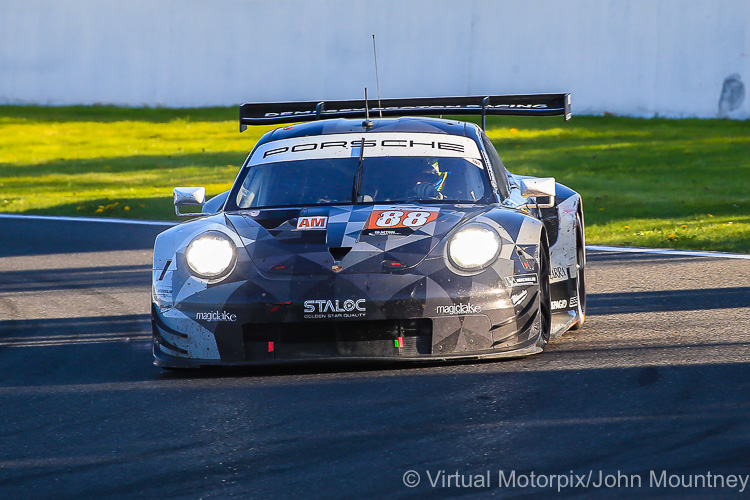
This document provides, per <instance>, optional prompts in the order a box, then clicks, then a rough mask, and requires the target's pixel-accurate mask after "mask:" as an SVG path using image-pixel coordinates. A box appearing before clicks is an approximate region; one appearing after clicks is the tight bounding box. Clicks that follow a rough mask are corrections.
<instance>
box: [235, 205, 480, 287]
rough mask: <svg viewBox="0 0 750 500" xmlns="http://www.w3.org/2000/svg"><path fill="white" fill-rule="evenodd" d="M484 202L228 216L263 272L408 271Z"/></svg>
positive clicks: (261, 211) (252, 212) (269, 211)
mask: <svg viewBox="0 0 750 500" xmlns="http://www.w3.org/2000/svg"><path fill="white" fill-rule="evenodd" d="M488 208H489V207H487V206H480V205H418V204H415V205H346V206H326V207H307V208H278V209H273V208H271V209H259V210H245V211H242V212H237V213H230V214H226V215H227V218H228V219H229V221H230V223H231V224H232V225H233V226H234V229H235V231H236V232H237V234H238V235H239V236H240V237H241V238H242V240H243V243H244V244H245V250H246V251H247V252H248V254H249V256H250V258H251V259H252V261H253V263H254V264H255V266H256V267H257V268H258V270H259V271H260V272H262V273H270V274H280V275H321V274H333V273H336V272H338V273H342V274H361V273H382V272H393V271H398V270H402V269H408V268H411V267H414V266H416V265H417V264H419V263H420V262H422V260H424V259H425V257H427V255H428V254H429V253H430V251H431V250H432V249H433V248H434V247H435V246H436V245H437V244H438V243H439V242H440V241H441V240H442V239H443V238H444V237H445V235H446V234H447V233H448V232H450V231H451V230H452V229H453V228H454V227H455V226H456V225H458V224H459V223H461V222H462V221H464V220H466V219H468V218H473V217H476V216H477V215H479V214H481V213H483V212H485V211H486V210H488Z"/></svg>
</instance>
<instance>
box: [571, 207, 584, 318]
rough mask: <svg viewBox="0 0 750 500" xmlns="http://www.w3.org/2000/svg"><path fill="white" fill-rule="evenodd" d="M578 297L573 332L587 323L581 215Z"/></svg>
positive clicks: (578, 220) (577, 217)
mask: <svg viewBox="0 0 750 500" xmlns="http://www.w3.org/2000/svg"><path fill="white" fill-rule="evenodd" d="M576 296H577V297H578V305H577V306H576V309H577V311H576V314H577V315H578V321H577V322H576V324H574V325H573V326H572V327H570V329H571V330H578V329H580V328H581V327H582V326H583V324H584V323H585V322H586V247H585V244H584V240H583V225H582V224H581V216H580V215H576Z"/></svg>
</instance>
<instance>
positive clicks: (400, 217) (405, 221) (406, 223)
mask: <svg viewBox="0 0 750 500" xmlns="http://www.w3.org/2000/svg"><path fill="white" fill-rule="evenodd" d="M438 213H439V211H438V210H413V211H409V212H406V211H401V210H373V211H372V215H371V216H370V223H369V224H368V225H367V228H368V229H376V228H384V227H391V228H393V227H410V228H414V227H420V226H424V225H425V224H427V223H428V222H432V221H434V220H435V219H437V217H438Z"/></svg>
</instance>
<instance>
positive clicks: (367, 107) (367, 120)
mask: <svg viewBox="0 0 750 500" xmlns="http://www.w3.org/2000/svg"><path fill="white" fill-rule="evenodd" d="M362 126H363V127H364V128H372V121H371V120H370V104H369V103H368V102H367V87H365V121H363V122H362Z"/></svg>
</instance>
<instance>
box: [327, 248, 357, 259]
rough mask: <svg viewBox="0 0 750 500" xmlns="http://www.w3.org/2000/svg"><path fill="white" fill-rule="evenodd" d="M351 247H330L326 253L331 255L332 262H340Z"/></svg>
mask: <svg viewBox="0 0 750 500" xmlns="http://www.w3.org/2000/svg"><path fill="white" fill-rule="evenodd" d="M351 249H352V247H330V248H329V249H328V251H329V252H330V253H331V256H332V257H333V260H335V261H336V262H340V261H342V260H343V259H344V257H346V255H347V254H348V253H349V251H350V250H351Z"/></svg>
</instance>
